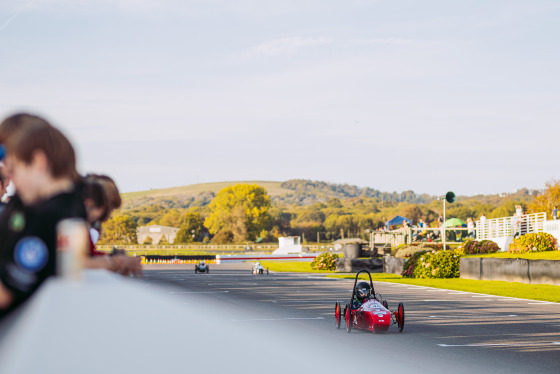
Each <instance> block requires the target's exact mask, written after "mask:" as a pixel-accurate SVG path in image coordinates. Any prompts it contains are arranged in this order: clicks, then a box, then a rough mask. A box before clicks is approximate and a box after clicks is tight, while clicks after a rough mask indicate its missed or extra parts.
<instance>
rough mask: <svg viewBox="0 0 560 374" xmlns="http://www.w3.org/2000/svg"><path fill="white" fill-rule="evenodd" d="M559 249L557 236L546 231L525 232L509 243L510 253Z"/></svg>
mask: <svg viewBox="0 0 560 374" xmlns="http://www.w3.org/2000/svg"><path fill="white" fill-rule="evenodd" d="M557 249H558V242H557V241H556V238H555V237H554V236H552V235H550V234H547V233H545V232H539V233H533V234H525V235H521V236H520V237H517V238H515V239H513V241H512V242H511V244H510V245H509V249H508V252H510V253H525V252H544V251H554V250H557Z"/></svg>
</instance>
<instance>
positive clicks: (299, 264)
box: [261, 261, 336, 274]
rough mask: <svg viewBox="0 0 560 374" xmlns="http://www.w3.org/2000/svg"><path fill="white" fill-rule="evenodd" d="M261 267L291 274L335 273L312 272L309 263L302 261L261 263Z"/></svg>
mask: <svg viewBox="0 0 560 374" xmlns="http://www.w3.org/2000/svg"><path fill="white" fill-rule="evenodd" d="M261 265H262V266H264V267H265V268H268V270H272V271H284V272H292V273H333V274H334V273H336V272H334V271H324V270H321V271H319V270H313V269H311V262H304V261H261Z"/></svg>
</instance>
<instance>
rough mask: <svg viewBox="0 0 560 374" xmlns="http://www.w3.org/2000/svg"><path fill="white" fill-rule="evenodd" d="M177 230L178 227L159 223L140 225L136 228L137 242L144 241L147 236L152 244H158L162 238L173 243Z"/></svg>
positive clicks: (141, 242) (142, 242)
mask: <svg viewBox="0 0 560 374" xmlns="http://www.w3.org/2000/svg"><path fill="white" fill-rule="evenodd" d="M177 231H179V229H178V228H176V227H169V226H160V225H151V226H142V227H138V228H137V229H136V237H137V238H138V244H144V243H146V241H147V239H148V237H149V238H150V239H151V241H152V244H159V242H160V241H162V239H163V238H165V240H166V241H167V243H169V244H173V242H174V241H175V237H176V236H177Z"/></svg>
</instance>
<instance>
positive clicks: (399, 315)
mask: <svg viewBox="0 0 560 374" xmlns="http://www.w3.org/2000/svg"><path fill="white" fill-rule="evenodd" d="M396 314H397V315H396V317H397V325H398V327H399V332H402V330H403V328H404V305H403V303H399V306H398V307H397V312H396Z"/></svg>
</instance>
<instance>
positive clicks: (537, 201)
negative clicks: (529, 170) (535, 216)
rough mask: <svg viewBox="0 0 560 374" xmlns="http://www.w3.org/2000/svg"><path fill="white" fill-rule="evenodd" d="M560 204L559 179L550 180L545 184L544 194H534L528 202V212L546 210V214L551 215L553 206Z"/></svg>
mask: <svg viewBox="0 0 560 374" xmlns="http://www.w3.org/2000/svg"><path fill="white" fill-rule="evenodd" d="M558 206H560V181H555V180H553V181H550V182H548V183H547V184H546V190H545V191H544V194H542V195H540V196H536V197H535V198H534V199H533V202H532V203H531V204H529V208H528V212H529V213H540V212H546V214H547V216H551V215H552V210H553V209H554V207H558Z"/></svg>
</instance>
